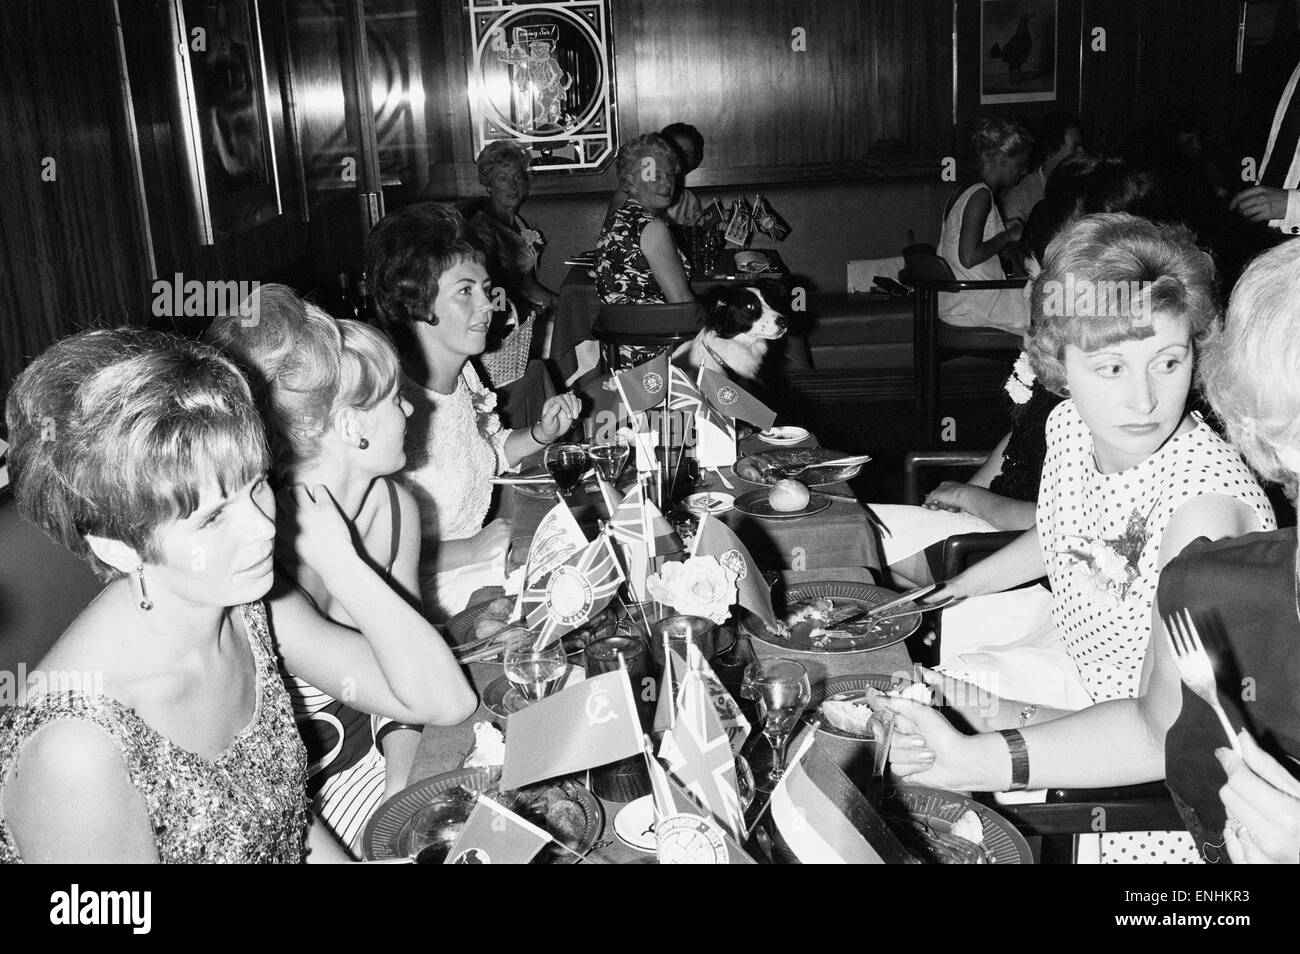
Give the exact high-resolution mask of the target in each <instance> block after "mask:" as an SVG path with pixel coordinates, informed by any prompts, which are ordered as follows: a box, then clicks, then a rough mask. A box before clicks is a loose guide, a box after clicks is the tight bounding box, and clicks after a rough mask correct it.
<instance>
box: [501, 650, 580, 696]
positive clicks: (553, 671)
mask: <svg viewBox="0 0 1300 954" xmlns="http://www.w3.org/2000/svg"><path fill="white" fill-rule="evenodd" d="M504 664H505V671H506V678H507V679H509V680H510V684H511V685H512V686H514V688H515V689H516V691H518V693H519V694H520V695H521V696H523V697H524V698H525V699H527V700H528V701H529V702H536V701H537V700H538V699H545V698H546V697H547V696H549V695H550V694H551V693H553V692H555V691H556V690H557V689H559V688H560V684H561V683H562V682H564V674H565V672H566V671H567V670H568V668H569V660H568V659H567V658H566V657H565V655H564V642H563V640H559V639H556V640H552V641H551V642H550V643H549V644H548V645H546V646H544V647H542V648H540V649H539V648H538V647H537V637H536V636H535V635H534V634H532V633H527V634H521V635H520V636H518V637H517V638H515V639H512V640H511V641H510V642H509V644H507V646H506V652H505V658H504Z"/></svg>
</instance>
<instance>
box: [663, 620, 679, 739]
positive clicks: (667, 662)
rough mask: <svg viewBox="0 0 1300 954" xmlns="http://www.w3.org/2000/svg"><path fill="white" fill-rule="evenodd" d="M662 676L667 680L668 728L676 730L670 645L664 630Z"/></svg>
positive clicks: (675, 689)
mask: <svg viewBox="0 0 1300 954" xmlns="http://www.w3.org/2000/svg"><path fill="white" fill-rule="evenodd" d="M664 675H665V676H667V677H668V678H667V679H666V680H665V682H667V683H668V728H669V730H670V731H671V730H672V729H675V728H677V686H676V684H675V683H674V682H673V657H672V645H671V643H670V642H669V639H668V630H666V629H665V630H664Z"/></svg>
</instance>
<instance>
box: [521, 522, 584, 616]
mask: <svg viewBox="0 0 1300 954" xmlns="http://www.w3.org/2000/svg"><path fill="white" fill-rule="evenodd" d="M586 545H587V538H586V536H585V535H584V534H583V532H582V528H581V527H579V526H578V521H577V520H575V519H574V516H573V512H572V511H571V510H569V505H568V504H566V503H563V502H561V503H557V504H556V505H555V506H554V507H552V508H551V509H550V510H549V511H547V513H546V516H544V517H542V521H541V523H539V524H538V525H537V530H536V532H534V533H533V542H532V543H531V544H529V547H528V561H527V563H525V564H524V565H525V567H526V569H525V571H524V581H523V583H522V584H521V585H520V589H519V597H518V599H516V601H515V619H519V618H521V617H522V616H523V614H524V612H525V606H524V594H525V593H526V592H527V591H528V590H529V589H530V588H536V587H539V586H541V584H542V583H543V582H544V581H545V579H546V577H547V575H548V574H549V573H551V572H552V571H553V570H554V569H555V568H556V567H558V566H560V565H561V564H562V563H566V562H568V561H569V560H570V559H572V558H573V555H574V554H576V553H577V552H578V551H579V550H581V549H582V548H583V547H585V546H586Z"/></svg>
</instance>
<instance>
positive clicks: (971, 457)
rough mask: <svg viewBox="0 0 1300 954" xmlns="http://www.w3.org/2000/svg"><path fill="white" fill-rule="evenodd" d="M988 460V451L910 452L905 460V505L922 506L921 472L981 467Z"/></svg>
mask: <svg viewBox="0 0 1300 954" xmlns="http://www.w3.org/2000/svg"><path fill="white" fill-rule="evenodd" d="M988 459H989V452H988V451H963V450H919V451H908V453H907V455H906V456H905V457H904V458H903V503H905V504H912V505H913V506H919V505H920V503H921V471H923V470H929V469H933V468H939V467H946V468H956V467H980V466H981V465H983V463H984V462H985V461H986V460H988Z"/></svg>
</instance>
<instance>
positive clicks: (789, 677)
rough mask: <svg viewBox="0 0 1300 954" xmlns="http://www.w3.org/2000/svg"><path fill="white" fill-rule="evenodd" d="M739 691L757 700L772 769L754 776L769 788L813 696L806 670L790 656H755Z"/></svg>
mask: <svg viewBox="0 0 1300 954" xmlns="http://www.w3.org/2000/svg"><path fill="white" fill-rule="evenodd" d="M740 695H741V697H742V698H744V699H752V700H754V701H756V702H757V703H758V713H759V715H760V716H761V717H762V719H763V735H764V736H765V737H766V738H767V741H768V743H769V744H770V745H771V746H772V770H771V771H770V772H769V773H768V774H767V777H766V778H763V779H756V780H755V783H756V787H757V788H758V789H759V790H760V791H765V792H767V791H771V790H772V789H773V788H775V787H776V783H777V782H779V781H780V780H781V776H782V775H784V774H785V747H786V743H787V742H789V741H790V732H791V731H792V730H793V729H794V727H795V724H796V723H798V721H799V717H800V716H801V715H803V711H804V709H805V708H807V706H808V700H809V699H811V698H812V685H811V684H810V683H809V681H808V670H806V669H804V667H803V666H801V665H800V664H799V663H797V662H795V661H794V660H793V659H782V658H780V657H771V658H766V659H756V660H754V662H752V663H750V664H749V665H748V666H747V667H746V668H745V677H744V680H743V681H742V682H741V684H740Z"/></svg>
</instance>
